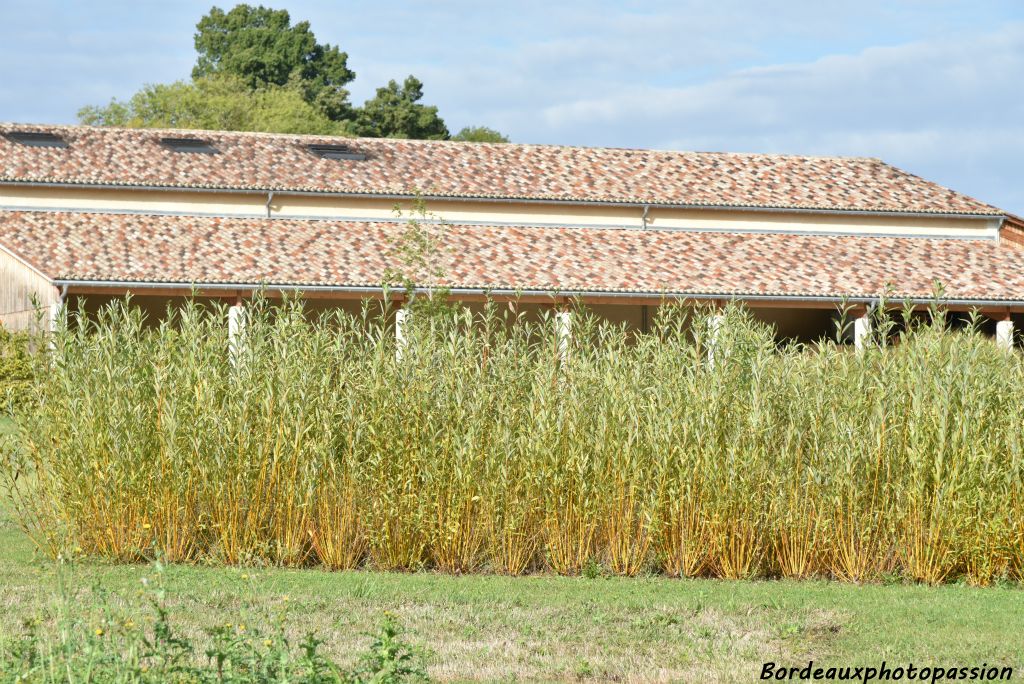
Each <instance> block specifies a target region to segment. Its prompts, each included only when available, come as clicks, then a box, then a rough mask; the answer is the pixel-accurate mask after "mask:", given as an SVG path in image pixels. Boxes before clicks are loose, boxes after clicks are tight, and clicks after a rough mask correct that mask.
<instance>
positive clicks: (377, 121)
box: [353, 76, 449, 140]
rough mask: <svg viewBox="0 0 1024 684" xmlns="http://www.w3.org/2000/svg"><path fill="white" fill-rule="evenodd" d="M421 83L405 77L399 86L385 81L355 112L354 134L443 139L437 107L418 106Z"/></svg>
mask: <svg viewBox="0 0 1024 684" xmlns="http://www.w3.org/2000/svg"><path fill="white" fill-rule="evenodd" d="M422 98H423V83H421V82H420V80H419V79H418V78H416V77H415V76H409V77H407V78H406V79H405V82H404V83H403V84H402V85H399V84H398V83H397V82H396V81H390V82H388V84H387V86H386V87H384V88H377V95H376V97H374V98H373V99H371V100H367V101H366V104H365V105H364V106H363V108H362V109H360V110H359V113H358V115H357V116H356V120H355V127H354V129H353V130H354V131H355V133H356V134H357V135H362V136H366V137H371V138H419V139H422V140H445V139H447V138H448V137H449V133H448V127H447V126H445V125H444V119H442V118H441V117H440V116H438V114H437V107H432V106H429V105H424V104H420V103H419V101H420V99H422Z"/></svg>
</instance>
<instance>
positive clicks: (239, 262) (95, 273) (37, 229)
mask: <svg viewBox="0 0 1024 684" xmlns="http://www.w3.org/2000/svg"><path fill="white" fill-rule="evenodd" d="M401 230H402V224H400V223H395V222H358V221H346V222H340V221H313V220H287V219H246V218H215V217H199V216H152V215H140V214H98V213H71V212H0V245H2V246H4V247H5V248H6V249H8V250H9V251H11V252H12V253H14V254H16V255H18V256H19V257H21V258H22V259H24V260H25V261H27V262H28V263H30V264H32V265H34V266H35V267H37V268H38V269H39V270H40V271H42V272H43V273H45V274H46V275H47V276H48V277H49V278H51V279H53V280H100V281H114V282H141V281H145V282H162V283H182V284H211V283H232V284H259V283H265V284H267V285H298V286H314V285H329V286H348V287H358V286H365V287H378V286H380V285H381V283H382V281H383V280H384V277H385V270H386V268H387V267H388V266H394V265H395V262H394V259H393V258H392V257H391V254H392V249H393V246H394V239H395V237H396V236H397V235H398V234H399V232H400V231H401ZM444 235H445V237H444V244H445V249H444V258H443V261H444V269H445V271H446V272H447V278H446V279H445V280H444V281H443V282H439V283H427V282H424V283H421V284H422V285H430V284H443V285H448V286H451V287H456V288H481V289H524V290H542V291H560V292H569V291H587V292H609V293H611V292H635V293H650V294H661V293H672V294H705V295H719V296H723V297H732V296H736V297H743V296H751V295H766V296H780V297H792V296H828V297H842V296H851V297H871V296H876V295H878V294H881V293H882V292H883V291H885V290H886V289H887V287H891V288H892V295H893V296H896V297H922V298H924V297H930V296H931V294H932V292H933V284H934V282H935V281H940V282H941V283H942V284H943V285H944V286H945V288H946V295H947V296H948V297H949V298H953V299H970V300H1006V301H1018V302H1019V301H1024V247H1022V246H1019V245H1016V244H1014V243H1007V242H1003V243H997V242H995V241H992V240H965V239H935V238H900V237H891V238H890V237H858V236H822V235H799V234H738V233H701V232H686V231H662V230H641V229H598V228H544V227H522V226H477V225H472V226H469V225H453V226H448V227H447V228H446V230H445V234H444Z"/></svg>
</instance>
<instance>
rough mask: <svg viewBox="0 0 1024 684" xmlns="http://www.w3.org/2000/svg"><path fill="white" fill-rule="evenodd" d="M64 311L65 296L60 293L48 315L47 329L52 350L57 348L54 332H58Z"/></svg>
mask: <svg viewBox="0 0 1024 684" xmlns="http://www.w3.org/2000/svg"><path fill="white" fill-rule="evenodd" d="M63 313H64V298H63V297H61V296H60V295H58V296H57V299H56V300H55V301H53V302H51V304H50V311H49V312H48V316H47V326H46V327H47V331H48V332H49V333H50V334H49V338H50V342H49V347H50V351H51V352H52V351H56V350H57V342H56V340H54V339H53V336H54V333H56V332H57V325H58V324H59V323H60V317H61V315H62V314H63Z"/></svg>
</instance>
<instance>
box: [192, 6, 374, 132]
mask: <svg viewBox="0 0 1024 684" xmlns="http://www.w3.org/2000/svg"><path fill="white" fill-rule="evenodd" d="M195 47H196V52H197V53H198V59H197V61H196V65H195V68H193V69H192V78H195V79H199V78H203V77H205V76H213V75H219V74H229V75H232V76H237V77H238V78H240V79H242V81H243V82H244V83H246V84H247V85H248V86H249V87H250V88H252V89H258V88H262V87H264V86H268V85H278V86H284V85H289V84H294V85H297V86H298V87H299V88H300V89H301V91H302V93H303V95H304V97H305V99H306V101H307V102H309V103H310V104H312V105H314V106H316V107H317V108H318V109H320V110H321V111H322V112H323V113H324V114H325V115H326V116H327V117H328V118H330V119H333V120H339V119H343V118H349V117H350V116H351V112H350V107H349V103H348V90H346V89H345V85H346V84H348V83H349V82H351V81H352V79H354V78H355V77H356V75H355V73H353V72H352V71H351V70H350V69H349V68H348V55H347V54H346V53H344V52H342V51H341V50H340V49H339V48H338V47H337V46H336V45H325V44H321V43H318V42H317V40H316V36H315V35H313V32H312V31H311V30H310V28H309V22H307V21H300V22H298V23H297V24H295V25H294V26H293V25H292V23H291V17H290V16H289V14H288V12H287V11H286V10H275V9H270V8H268V7H263V6H260V7H252V6H251V5H246V4H241V5H236V6H235V7H234V8H233V9H232V10H231V11H229V12H225V11H224V10H222V9H220V8H219V7H214V8H213V9H211V10H210V13H209V14H207V15H206V16H204V17H203V18H202V19H200V20H199V23H198V24H196V34H195Z"/></svg>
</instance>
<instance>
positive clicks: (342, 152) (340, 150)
mask: <svg viewBox="0 0 1024 684" xmlns="http://www.w3.org/2000/svg"><path fill="white" fill-rule="evenodd" d="M309 151H310V152H312V153H313V154H315V155H316V156H318V157H320V158H321V159H348V160H351V161H363V160H364V159H366V155H365V154H363V153H362V152H356V151H355V150H353V149H352V148H351V147H349V146H348V145H310V146H309Z"/></svg>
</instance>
